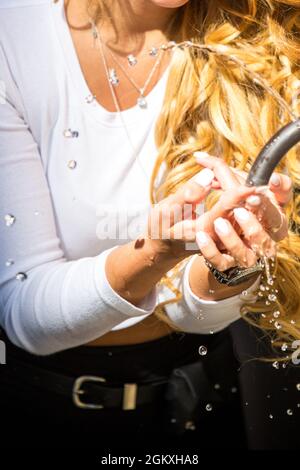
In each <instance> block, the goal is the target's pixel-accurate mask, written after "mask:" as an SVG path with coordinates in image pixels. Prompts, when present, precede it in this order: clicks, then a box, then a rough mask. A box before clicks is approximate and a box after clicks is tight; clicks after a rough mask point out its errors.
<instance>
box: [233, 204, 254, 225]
mask: <svg viewBox="0 0 300 470" xmlns="http://www.w3.org/2000/svg"><path fill="white" fill-rule="evenodd" d="M233 213H234V217H235V218H236V219H237V220H240V221H241V222H246V221H247V220H249V217H250V214H249V212H248V211H247V210H246V209H244V208H243V207H238V208H236V209H233Z"/></svg>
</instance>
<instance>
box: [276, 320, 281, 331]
mask: <svg viewBox="0 0 300 470" xmlns="http://www.w3.org/2000/svg"><path fill="white" fill-rule="evenodd" d="M274 326H275V328H276V330H280V329H281V328H282V325H281V324H280V323H279V322H278V321H276V322H275V323H274Z"/></svg>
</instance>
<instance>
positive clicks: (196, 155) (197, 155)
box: [194, 151, 209, 161]
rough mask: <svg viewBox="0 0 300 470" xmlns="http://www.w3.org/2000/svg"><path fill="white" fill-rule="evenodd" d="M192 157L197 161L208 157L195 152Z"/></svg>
mask: <svg viewBox="0 0 300 470" xmlns="http://www.w3.org/2000/svg"><path fill="white" fill-rule="evenodd" d="M194 157H195V158H196V160H197V161H198V160H201V159H202V158H207V157H209V153H207V152H200V151H197V152H194Z"/></svg>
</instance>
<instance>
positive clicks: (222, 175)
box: [194, 152, 240, 190]
mask: <svg viewBox="0 0 300 470" xmlns="http://www.w3.org/2000/svg"><path fill="white" fill-rule="evenodd" d="M194 157H195V158H196V161H197V163H199V164H200V165H202V166H204V167H205V168H209V169H211V170H212V171H213V172H214V174H215V177H216V179H217V180H218V182H219V183H220V185H221V188H222V189H224V190H226V189H232V188H234V187H236V186H239V184H240V183H239V179H238V178H237V176H236V175H235V174H234V172H233V171H232V170H231V169H230V167H229V166H228V165H227V164H226V163H225V162H224V160H222V159H221V158H218V157H213V156H211V155H208V154H207V153H205V152H195V153H194Z"/></svg>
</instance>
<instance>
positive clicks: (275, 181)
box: [270, 173, 280, 186]
mask: <svg viewBox="0 0 300 470" xmlns="http://www.w3.org/2000/svg"><path fill="white" fill-rule="evenodd" d="M270 183H271V184H273V186H279V185H280V176H279V175H278V174H277V173H273V175H272V176H271V178H270Z"/></svg>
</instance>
